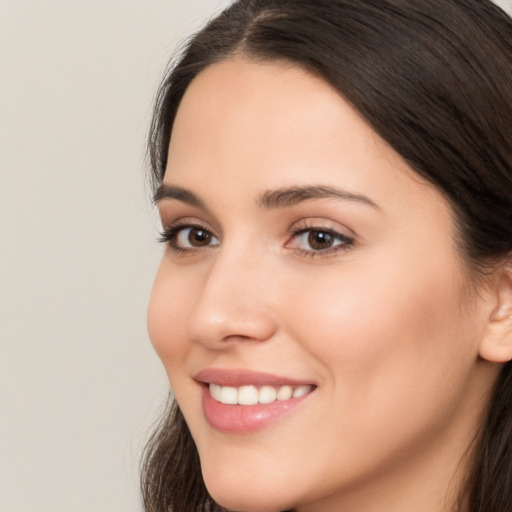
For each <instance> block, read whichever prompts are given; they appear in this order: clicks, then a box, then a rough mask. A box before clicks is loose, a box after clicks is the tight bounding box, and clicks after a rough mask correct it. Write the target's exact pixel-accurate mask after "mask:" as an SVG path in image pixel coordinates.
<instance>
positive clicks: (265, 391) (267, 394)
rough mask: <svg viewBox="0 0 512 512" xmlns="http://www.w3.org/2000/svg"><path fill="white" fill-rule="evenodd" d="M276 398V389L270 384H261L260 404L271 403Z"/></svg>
mask: <svg viewBox="0 0 512 512" xmlns="http://www.w3.org/2000/svg"><path fill="white" fill-rule="evenodd" d="M276 398H277V391H276V390H275V389H274V388H273V387H272V386H262V387H261V388H260V398H259V400H258V401H259V403H260V404H271V403H272V402H275V401H276Z"/></svg>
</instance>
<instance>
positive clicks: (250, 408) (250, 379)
mask: <svg viewBox="0 0 512 512" xmlns="http://www.w3.org/2000/svg"><path fill="white" fill-rule="evenodd" d="M195 380H196V381H197V382H198V384H199V385H200V387H201V393H202V407H203V413H204V416H205V418H206V421H207V422H208V423H209V424H210V426H211V427H212V428H214V429H215V430H218V431H220V432H225V433H231V434H246V433H251V432H255V431H258V430H261V429H264V428H266V427H268V426H269V425H271V424H273V423H274V422H276V421H278V420H280V419H282V418H284V417H287V416H289V413H291V412H292V411H295V410H296V409H297V408H298V407H299V406H300V405H302V404H303V402H304V401H306V400H307V399H308V398H309V397H310V396H311V395H312V394H313V393H314V390H315V389H316V386H315V385H314V384H313V383H311V382H308V381H303V380H297V379H290V378H287V377H281V376H278V375H273V374H270V373H264V372H254V371H249V370H223V369H218V368H210V369H206V370H202V371H200V372H199V373H198V374H197V375H196V376H195ZM208 384H218V385H219V386H233V387H240V386H248V385H252V386H263V385H269V386H275V387H279V386H286V385H288V386H303V385H310V386H313V391H311V392H310V393H308V394H307V395H304V396H301V397H299V398H290V399H289V400H284V401H279V400H276V401H275V402H272V403H270V404H255V405H238V404H237V405H228V404H223V403H220V402H217V400H215V399H214V398H213V397H212V396H211V394H210V390H209V387H208Z"/></svg>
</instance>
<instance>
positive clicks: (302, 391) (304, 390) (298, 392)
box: [293, 386, 311, 398]
mask: <svg viewBox="0 0 512 512" xmlns="http://www.w3.org/2000/svg"><path fill="white" fill-rule="evenodd" d="M310 391H311V386H299V387H298V388H296V389H295V390H294V391H293V398H300V397H301V396H304V395H307V394H308V393H309V392H310Z"/></svg>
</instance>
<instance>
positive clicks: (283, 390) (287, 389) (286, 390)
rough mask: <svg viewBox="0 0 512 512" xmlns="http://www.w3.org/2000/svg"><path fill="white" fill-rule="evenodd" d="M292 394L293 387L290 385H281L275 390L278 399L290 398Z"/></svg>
mask: <svg viewBox="0 0 512 512" xmlns="http://www.w3.org/2000/svg"><path fill="white" fill-rule="evenodd" d="M292 396H293V388H292V387H291V386H282V387H280V388H279V391H278V392H277V399H278V400H280V401H284V400H290V398H291V397H292Z"/></svg>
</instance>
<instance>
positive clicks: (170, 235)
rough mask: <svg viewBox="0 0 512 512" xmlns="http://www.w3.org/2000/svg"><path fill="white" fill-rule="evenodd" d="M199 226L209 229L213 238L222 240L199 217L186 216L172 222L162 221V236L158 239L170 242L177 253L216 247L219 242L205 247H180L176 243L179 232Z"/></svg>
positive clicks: (202, 228)
mask: <svg viewBox="0 0 512 512" xmlns="http://www.w3.org/2000/svg"><path fill="white" fill-rule="evenodd" d="M194 228H196V229H197V228H198V229H201V230H204V231H207V232H208V233H210V234H211V236H212V238H214V239H216V240H217V241H220V238H219V237H218V236H217V235H216V234H215V232H214V231H213V229H211V228H210V227H209V226H208V225H206V223H204V222H202V221H200V220H199V219H197V218H193V217H184V218H180V219H177V220H175V221H173V222H170V223H164V222H163V221H162V231H161V233H160V237H159V239H158V241H159V242H161V243H165V244H168V245H169V246H170V247H171V248H172V250H173V251H175V252H177V253H192V252H196V251H199V250H202V249H206V248H209V247H216V246H218V245H219V244H218V243H217V244H211V245H205V246H203V247H193V246H191V247H180V246H178V245H177V244H176V237H177V236H178V235H179V233H180V232H181V231H183V230H186V229H194Z"/></svg>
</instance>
